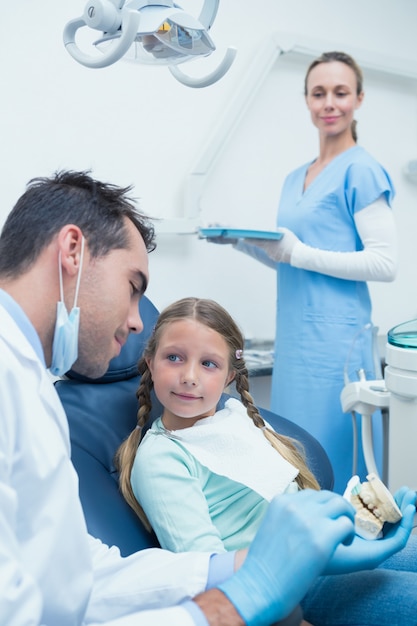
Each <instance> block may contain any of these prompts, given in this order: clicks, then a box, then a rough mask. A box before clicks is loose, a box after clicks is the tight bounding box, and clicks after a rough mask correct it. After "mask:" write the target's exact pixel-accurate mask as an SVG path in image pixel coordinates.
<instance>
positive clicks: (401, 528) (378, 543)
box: [324, 487, 416, 574]
mask: <svg viewBox="0 0 417 626" xmlns="http://www.w3.org/2000/svg"><path fill="white" fill-rule="evenodd" d="M394 498H395V501H396V503H397V505H398V507H399V509H400V511H401V513H402V515H403V516H402V518H401V520H400V521H399V522H397V524H393V525H391V524H387V525H386V527H387V531H386V532H384V537H383V538H382V539H375V540H370V541H369V540H367V539H362V538H361V537H358V536H357V535H356V536H355V539H354V540H353V542H352V544H351V545H350V546H342V545H340V546H339V547H338V548H337V550H336V552H335V553H334V556H333V558H332V559H331V561H330V562H329V565H328V567H326V569H325V571H324V573H325V574H348V573H350V572H357V571H359V570H364V569H373V568H375V567H378V565H380V564H381V563H382V562H383V561H385V559H387V558H388V557H390V556H392V555H393V554H395V553H396V552H399V551H400V550H402V549H403V548H404V546H405V545H406V543H407V541H408V538H409V536H410V533H411V531H412V528H413V521H414V515H415V513H416V507H415V503H416V492H415V491H411V490H410V489H408V487H402V488H401V489H400V490H399V491H397V493H396V494H395V496H394Z"/></svg>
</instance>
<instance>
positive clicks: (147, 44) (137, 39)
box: [63, 0, 236, 87]
mask: <svg viewBox="0 0 417 626" xmlns="http://www.w3.org/2000/svg"><path fill="white" fill-rule="evenodd" d="M218 6H219V0H205V1H204V4H203V7H202V9H201V12H200V15H199V18H198V19H196V18H194V17H193V16H192V15H190V14H189V13H186V12H185V11H184V10H183V9H182V8H181V7H180V6H178V5H177V4H174V2H172V1H171V0H165V1H164V0H160V1H159V2H152V1H146V0H90V1H89V2H87V4H86V6H85V8H84V13H83V15H82V17H78V18H75V19H73V20H71V21H70V22H68V24H67V25H66V26H65V29H64V34H63V38H64V45H65V47H66V49H67V50H68V52H69V53H70V55H71V56H72V57H73V58H74V59H75V60H76V61H78V63H81V65H85V66H86V67H91V68H102V67H107V66H109V65H112V64H113V63H116V61H118V60H119V59H121V58H122V57H124V58H125V59H126V60H131V61H137V62H139V63H147V64H153V65H167V66H168V69H169V71H170V72H171V74H172V75H173V76H174V77H175V78H176V79H177V80H178V81H180V82H181V83H183V84H184V85H187V86H188V87H207V86H208V85H211V84H213V83H214V82H216V81H218V80H219V79H220V78H222V76H224V74H226V72H227V71H228V70H229V68H230V66H231V64H232V63H233V60H234V58H235V55H236V50H235V48H228V49H227V51H226V55H225V57H224V58H223V61H222V62H221V63H220V65H219V66H218V67H217V69H215V70H214V71H213V72H211V73H210V74H208V75H206V76H204V77H202V78H192V77H190V76H187V75H186V74H185V73H184V72H182V71H181V70H180V69H179V68H178V67H177V66H178V65H179V64H181V63H185V62H186V61H190V60H192V59H195V58H197V57H201V56H208V55H210V54H211V53H212V52H213V51H214V50H215V49H216V46H215V45H214V43H213V41H212V39H211V37H210V35H209V33H208V31H209V30H210V28H211V26H212V24H213V22H214V19H215V17H216V14H217V9H218ZM84 27H88V28H90V29H93V30H97V31H101V33H102V35H101V37H100V38H99V39H97V40H96V41H94V42H93V44H92V45H93V46H95V48H96V49H97V50H99V51H100V54H99V55H95V54H87V53H85V52H83V51H82V50H81V49H80V48H79V47H78V45H77V43H76V41H75V38H76V35H77V32H78V31H79V30H80V29H81V28H84Z"/></svg>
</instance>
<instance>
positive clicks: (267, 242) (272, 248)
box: [245, 228, 301, 263]
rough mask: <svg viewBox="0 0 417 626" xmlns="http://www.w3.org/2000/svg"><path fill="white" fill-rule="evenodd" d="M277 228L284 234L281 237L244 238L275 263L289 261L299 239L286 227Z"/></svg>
mask: <svg viewBox="0 0 417 626" xmlns="http://www.w3.org/2000/svg"><path fill="white" fill-rule="evenodd" d="M277 230H278V231H279V232H280V233H283V235H284V236H283V237H282V238H281V239H278V240H275V239H245V241H246V242H247V243H250V244H252V245H254V246H257V247H258V248H261V249H262V250H264V251H265V252H266V254H267V255H268V256H269V258H270V259H272V260H273V261H275V262H276V263H291V255H292V253H293V251H294V248H295V246H296V244H297V243H299V242H300V240H299V239H298V237H297V236H296V235H294V233H293V232H292V231H291V230H289V229H288V228H278V229H277ZM300 243H301V242H300Z"/></svg>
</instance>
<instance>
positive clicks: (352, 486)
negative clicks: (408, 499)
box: [343, 474, 402, 539]
mask: <svg viewBox="0 0 417 626" xmlns="http://www.w3.org/2000/svg"><path fill="white" fill-rule="evenodd" d="M366 478H367V481H368V482H364V483H361V482H360V479H359V476H353V477H352V478H351V479H350V480H349V482H348V484H347V487H346V490H345V493H344V494H343V497H344V498H346V499H347V500H348V501H349V502H350V503H351V504H353V506H354V507H355V509H356V515H355V527H356V534H357V535H359V536H360V537H363V538H364V539H379V538H380V537H382V527H383V525H384V523H385V522H391V523H395V522H398V520H400V519H401V518H402V514H401V511H400V509H399V508H398V506H397V504H396V502H395V500H394V498H393V497H392V495H391V493H390V492H389V491H388V489H387V488H386V486H385V485H384V483H383V482H382V481H381V480H380V479H379V478H378V476H377V475H376V474H368V475H367V477H366Z"/></svg>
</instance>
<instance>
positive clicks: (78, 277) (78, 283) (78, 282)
mask: <svg viewBox="0 0 417 626" xmlns="http://www.w3.org/2000/svg"><path fill="white" fill-rule="evenodd" d="M84 243H85V239H84V237H83V238H82V239H81V254H80V269H79V270H78V276H77V284H76V285H75V296H74V307H76V306H77V300H78V291H79V289H80V282H81V271H82V269H83V261H84Z"/></svg>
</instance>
